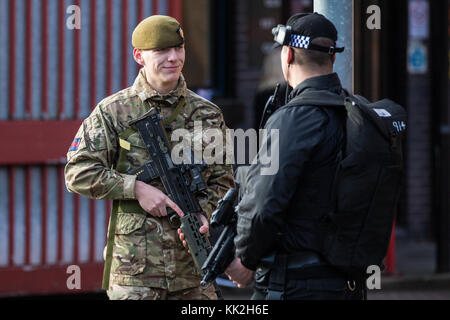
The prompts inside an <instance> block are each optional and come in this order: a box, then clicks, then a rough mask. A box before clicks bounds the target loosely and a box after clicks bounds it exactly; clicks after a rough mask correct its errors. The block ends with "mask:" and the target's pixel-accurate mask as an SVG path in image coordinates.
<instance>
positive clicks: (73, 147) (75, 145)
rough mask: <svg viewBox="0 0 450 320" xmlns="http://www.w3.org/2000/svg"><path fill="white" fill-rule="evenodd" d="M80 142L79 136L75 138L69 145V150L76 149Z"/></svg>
mask: <svg viewBox="0 0 450 320" xmlns="http://www.w3.org/2000/svg"><path fill="white" fill-rule="evenodd" d="M80 142H81V138H75V140H73V142H72V144H71V145H70V148H69V151H77V150H78V146H79V145H80Z"/></svg>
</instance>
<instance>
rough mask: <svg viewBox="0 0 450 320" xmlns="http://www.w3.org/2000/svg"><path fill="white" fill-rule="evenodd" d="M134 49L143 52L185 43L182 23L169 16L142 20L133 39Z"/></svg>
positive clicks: (157, 16) (155, 16) (156, 16)
mask: <svg viewBox="0 0 450 320" xmlns="http://www.w3.org/2000/svg"><path fill="white" fill-rule="evenodd" d="M131 43H132V44H133V47H135V48H136V49H141V50H150V49H164V48H169V47H176V46H179V45H181V44H183V43H184V35H183V30H182V29H181V25H180V23H179V22H178V21H177V20H176V19H174V18H172V17H169V16H162V15H154V16H150V17H148V18H146V19H144V20H142V21H141V22H140V23H139V24H138V25H137V27H136V28H135V29H134V31H133V35H132V37H131Z"/></svg>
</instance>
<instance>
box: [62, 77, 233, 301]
mask: <svg viewBox="0 0 450 320" xmlns="http://www.w3.org/2000/svg"><path fill="white" fill-rule="evenodd" d="M180 97H184V98H185V102H186V103H185V105H184V107H183V109H182V111H181V112H180V113H179V114H178V116H177V117H176V118H175V120H174V121H173V122H172V123H171V124H170V126H171V127H172V130H175V129H178V128H184V129H187V130H189V132H190V133H192V132H193V128H194V121H201V123H202V128H203V130H205V129H209V128H216V129H219V130H221V131H222V132H223V134H224V137H225V130H226V129H227V128H226V126H225V123H224V119H223V115H222V113H221V111H220V109H219V108H218V107H217V106H215V105H214V104H213V103H211V102H209V101H207V100H205V99H203V98H202V97H200V96H198V95H197V94H195V93H193V92H192V91H190V90H188V89H187V88H186V83H185V80H184V78H183V76H181V77H180V80H179V82H178V86H177V87H176V88H175V89H174V90H173V91H171V92H170V93H169V94H167V95H161V94H159V93H158V92H156V91H155V90H153V89H152V88H151V87H150V85H149V84H148V82H147V80H146V77H145V71H144V69H141V70H140V72H139V75H138V76H137V78H136V80H135V82H134V84H133V86H132V87H130V88H127V89H125V90H122V91H120V92H118V93H116V94H114V95H112V96H110V97H107V98H106V99H104V100H103V101H101V102H100V103H99V104H98V105H97V107H96V108H95V109H94V111H93V112H92V114H91V115H90V116H89V117H88V118H87V119H85V120H84V121H83V124H82V125H81V127H80V128H79V130H78V133H77V134H76V138H75V141H77V147H76V148H71V149H70V150H69V152H68V154H67V159H68V163H67V165H66V167H65V177H66V185H67V188H68V190H69V191H71V192H76V193H79V194H82V195H84V196H87V197H90V198H96V199H113V200H132V199H135V194H134V185H135V179H136V177H135V176H134V175H128V174H126V172H129V171H130V170H132V169H135V168H138V167H140V166H141V165H143V164H144V163H145V162H146V161H148V160H149V155H148V151H147V149H146V148H145V144H144V142H143V141H142V139H141V137H140V135H139V133H138V132H137V131H136V132H134V133H132V134H131V135H129V137H128V138H127V139H126V143H119V135H120V134H121V133H122V132H124V131H125V130H127V129H129V128H130V126H129V124H128V123H129V122H130V121H131V120H133V119H137V118H139V117H141V116H142V115H144V114H145V113H147V112H148V111H149V109H150V106H151V107H155V108H157V110H158V111H159V112H160V113H161V115H162V117H163V120H164V119H167V118H168V117H170V115H171V114H172V112H173V110H174V109H175V107H176V105H177V104H178V100H179V99H180ZM145 102H148V103H145ZM168 135H169V139H170V136H171V134H170V131H168ZM224 145H225V144H224ZM124 146H125V148H127V154H126V159H125V163H124V167H125V168H126V169H125V170H121V171H122V172H118V171H117V170H116V166H117V161H118V154H119V149H120V148H123V147H124ZM204 147H205V146H204V145H203V148H204ZM202 174H203V177H204V179H205V181H206V183H207V186H208V189H207V191H206V192H205V194H204V196H202V197H200V198H199V199H198V200H199V203H200V206H201V207H202V209H203V211H204V213H206V215H207V216H208V217H210V215H211V213H212V211H213V209H214V208H215V206H216V204H217V202H218V200H220V198H222V197H223V195H224V194H225V193H226V191H227V190H228V188H230V187H233V186H234V182H233V175H232V167H231V166H229V165H225V164H223V165H221V164H214V165H210V166H208V167H207V169H205V170H204V171H203V172H202ZM151 185H153V186H154V187H157V188H158V189H160V190H162V191H164V187H163V185H162V183H161V181H160V180H159V179H156V180H155V181H152V182H151ZM134 201H136V202H137V200H134ZM200 279H201V277H200V273H199V272H198V270H197V269H196V267H195V266H194V262H193V259H192V257H191V256H190V254H189V253H188V252H187V250H186V249H185V248H184V247H183V245H182V244H181V241H180V240H179V239H178V234H177V229H176V228H174V227H173V226H171V224H170V223H169V220H168V219H167V217H162V218H158V217H153V216H151V215H150V214H146V213H143V212H128V211H125V212H120V210H119V213H118V216H117V227H116V233H115V240H114V247H113V261H112V267H111V275H110V290H111V288H112V286H117V287H121V286H131V287H149V288H158V290H159V289H161V290H163V291H164V290H165V291H164V292H166V293H169V294H171V293H173V292H177V291H179V292H182V291H183V290H184V291H185V290H186V289H189V288H195V287H198V286H199V283H200ZM128 289H129V287H128ZM136 290H137V291H139V290H141V291H142V290H143V289H142V288H138V289H136ZM163 291H159V292H163ZM208 292H210V291H208ZM109 294H110V296H112V297H113V296H114V295H111V292H109ZM202 295H203V293H202ZM202 295H201V296H199V298H201V297H204V296H202ZM159 296H160V297H164V294H161V293H160V294H159ZM122 297H123V295H122Z"/></svg>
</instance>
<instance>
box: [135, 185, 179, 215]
mask: <svg viewBox="0 0 450 320" xmlns="http://www.w3.org/2000/svg"><path fill="white" fill-rule="evenodd" d="M134 194H135V195H136V199H137V200H138V201H139V204H140V206H141V207H142V209H144V210H145V211H146V212H148V213H149V214H151V215H152V216H154V217H165V216H167V209H166V207H167V206H169V207H171V208H172V209H173V210H174V211H175V212H176V213H177V214H178V215H179V216H180V217H182V216H184V213H183V211H182V210H181V209H180V208H179V207H178V206H177V204H176V203H175V202H173V201H172V200H171V199H170V198H169V197H168V196H167V195H165V194H164V193H163V192H162V191H161V190H159V189H157V188H155V187H153V186H151V185H148V184H146V183H144V182H142V181H136V184H135V187H134Z"/></svg>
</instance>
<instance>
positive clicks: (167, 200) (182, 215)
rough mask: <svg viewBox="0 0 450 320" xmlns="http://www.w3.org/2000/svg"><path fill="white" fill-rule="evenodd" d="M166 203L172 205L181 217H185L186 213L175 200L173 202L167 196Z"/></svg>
mask: <svg viewBox="0 0 450 320" xmlns="http://www.w3.org/2000/svg"><path fill="white" fill-rule="evenodd" d="M166 204H167V205H168V206H169V207H171V208H172V209H173V210H175V212H176V213H177V214H178V215H179V216H180V217H184V213H183V211H182V210H181V209H180V208H179V207H178V206H177V204H176V203H175V202H173V201H172V200H171V199H170V198H169V197H167V199H166Z"/></svg>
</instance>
